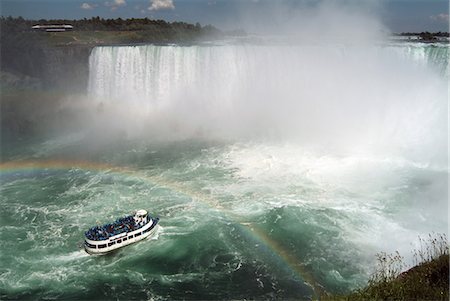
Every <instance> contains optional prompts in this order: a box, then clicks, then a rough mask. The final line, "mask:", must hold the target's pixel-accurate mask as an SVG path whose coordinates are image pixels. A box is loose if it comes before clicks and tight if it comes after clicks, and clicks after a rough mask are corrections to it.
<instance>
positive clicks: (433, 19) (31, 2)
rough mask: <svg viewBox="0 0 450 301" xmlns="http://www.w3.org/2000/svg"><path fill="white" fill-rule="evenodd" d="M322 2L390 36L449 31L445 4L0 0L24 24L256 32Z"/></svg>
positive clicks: (417, 0)
mask: <svg viewBox="0 0 450 301" xmlns="http://www.w3.org/2000/svg"><path fill="white" fill-rule="evenodd" d="M323 2H332V3H334V4H335V5H336V6H347V7H349V6H359V7H360V9H363V10H366V11H368V12H369V13H370V14H371V15H373V16H375V17H376V18H378V19H379V20H380V22H381V23H382V24H383V25H384V26H386V28H387V29H388V30H390V31H392V32H407V31H409V32H420V31H449V2H448V0H359V1H358V0H0V3H1V7H0V9H1V15H2V16H13V17H17V16H22V17H24V18H26V19H34V20H39V19H82V18H91V17H95V16H100V17H102V18H118V17H121V18H145V17H148V18H151V19H163V20H166V21H184V22H189V23H196V22H199V23H200V24H202V25H206V24H211V25H214V26H216V27H218V28H220V29H224V30H231V29H244V30H246V31H248V32H258V30H261V28H264V27H265V26H266V27H267V26H268V25H270V24H276V23H279V22H282V20H284V19H285V18H289V17H291V18H293V17H295V16H296V14H295V13H293V12H301V11H302V10H303V11H307V10H308V9H309V8H311V7H314V6H317V5H319V3H323Z"/></svg>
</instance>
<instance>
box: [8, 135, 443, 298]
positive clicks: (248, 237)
mask: <svg viewBox="0 0 450 301" xmlns="http://www.w3.org/2000/svg"><path fill="white" fill-rule="evenodd" d="M128 143H129V144H128V145H126V147H124V146H122V149H121V148H120V147H117V149H115V150H114V152H113V151H112V150H109V152H108V150H107V149H104V152H101V153H99V154H97V157H94V158H92V161H93V162H94V160H95V161H96V162H102V161H101V160H102V159H101V158H106V157H115V160H109V161H106V163H108V164H109V165H110V166H122V167H123V166H125V163H128V164H127V165H126V166H127V169H117V170H114V169H109V170H108V168H105V170H101V169H99V168H98V167H95V166H94V165H92V166H93V167H92V168H90V169H89V168H88V165H84V168H79V167H77V164H76V163H72V164H73V167H72V168H69V167H67V166H65V167H63V168H61V167H60V168H55V167H57V166H56V165H57V164H53V166H51V165H52V164H50V163H49V164H48V165H49V166H48V168H47V167H45V166H44V167H41V168H38V169H35V170H24V169H22V170H21V169H16V170H12V171H8V172H4V173H2V187H1V203H2V211H1V226H2V227H1V233H0V235H1V236H0V248H1V250H2V252H1V256H2V260H1V261H0V262H1V263H0V269H1V272H2V273H1V275H2V276H1V292H2V299H11V298H12V299H36V298H38V299H55V298H56V299H86V300H91V299H115V298H119V299H124V300H125V299H127V300H128V299H130V300H134V299H135V300H142V299H150V298H156V299H161V298H162V299H166V298H167V299H240V298H247V297H249V296H251V297H253V298H258V299H272V298H299V299H305V298H310V297H311V296H312V295H313V290H312V288H311V287H310V286H309V285H308V284H307V283H305V278H307V279H309V278H308V277H309V276H310V275H311V276H312V277H313V279H314V280H315V281H317V282H318V283H320V284H321V285H323V286H324V288H325V289H326V290H327V291H331V292H345V291H348V290H349V289H352V288H355V287H356V286H358V285H362V284H363V283H364V281H365V279H366V277H367V276H368V273H369V271H370V269H369V268H368V267H369V266H370V264H371V263H372V262H373V259H372V256H373V254H374V252H376V251H378V250H379V249H380V248H381V249H383V247H384V246H386V243H387V241H386V240H388V241H389V242H390V243H392V244H394V245H395V246H396V247H402V244H403V247H405V243H406V241H408V239H414V236H415V235H416V234H417V231H418V229H417V228H420V229H419V231H420V233H423V232H426V231H427V230H432V229H436V228H440V227H441V228H442V226H443V222H442V220H440V219H441V218H444V217H443V216H441V215H439V214H436V213H435V212H434V211H433V210H431V209H430V208H428V209H427V208H426V206H423V205H424V204H422V205H421V204H420V203H419V204H417V203H414V201H413V199H414V198H409V197H408V196H411V195H414V194H415V191H416V190H417V189H420V190H422V191H424V192H426V191H427V189H428V188H429V187H430V185H435V184H436V183H439V182H440V181H442V180H443V179H444V178H445V176H444V175H445V173H442V172H439V171H429V170H427V169H424V168H421V167H417V166H416V167H415V166H411V165H408V164H405V163H404V162H383V161H376V162H370V161H369V162H368V161H367V160H366V159H361V158H336V157H327V158H324V157H316V156H315V155H313V154H310V153H308V152H304V151H303V153H302V148H300V147H297V146H293V145H284V144H281V145H280V144H269V143H264V144H262V143H247V144H242V143H234V144H231V145H229V144H223V143H212V142H208V143H206V142H201V141H200V142H199V141H185V142H173V143H167V144H163V145H152V144H143V143H141V142H140V143H135V142H128ZM124 148H126V149H127V150H124ZM286 152H287V153H288V154H290V155H292V154H293V153H297V154H298V157H297V158H292V157H291V156H290V155H289V156H286V155H287V154H286ZM112 153H114V155H113V154H112ZM54 156H55V155H54ZM258 156H262V157H261V158H258V160H259V159H263V162H259V163H258V164H257V165H254V164H255V162H253V160H254V159H252V158H254V157H258ZM50 158H51V157H50ZM45 159H48V157H47V158H45ZM41 160H42V159H41ZM64 160H65V162H68V163H67V164H68V165H70V164H71V163H70V160H69V158H64ZM264 160H265V162H264ZM323 160H329V162H328V163H333V164H337V165H340V166H341V168H343V169H345V170H346V173H360V172H362V173H363V174H364V173H365V172H366V171H358V170H360V169H361V166H363V165H365V168H369V169H370V173H373V172H378V173H379V175H378V176H376V177H375V180H379V181H381V183H379V184H374V186H375V187H363V188H361V187H359V185H360V183H358V181H357V180H354V179H353V177H354V175H352V176H351V179H353V180H352V181H353V182H356V183H350V184H349V183H344V182H345V181H344V182H343V183H341V184H335V183H333V182H334V181H329V179H327V177H329V176H332V177H334V175H333V174H331V175H330V171H329V170H326V169H325V170H322V171H320V168H319V165H320V164H319V165H317V164H318V163H320V161H323ZM348 160H351V161H352V160H353V161H352V162H351V163H349V161H348ZM294 161H296V162H300V163H298V164H297V165H296V166H289V163H290V162H294ZM103 162H104V161H103ZM279 164H281V165H279ZM311 164H312V165H315V166H316V167H317V169H316V171H315V172H316V174H314V172H311V170H310V168H311V166H312V165H311ZM308 170H309V174H308ZM281 171H282V173H280V172H281ZM339 172H340V173H341V171H339ZM331 173H332V172H331ZM393 174H396V175H397V174H400V175H403V176H402V179H401V180H398V179H397V180H396V181H393V182H391V183H389V181H385V178H386V177H391V176H393ZM250 175H251V176H250ZM342 176H343V177H345V175H344V174H343V175H342ZM415 182H418V183H415ZM354 184H356V186H354ZM357 186H358V187H357ZM381 187H383V190H384V191H380V188H381ZM430 193H431V192H430ZM437 201H440V200H439V198H437ZM410 206H413V207H414V209H408V207H410ZM419 207H423V208H422V209H423V211H421V212H418V210H417V208H419ZM140 208H145V209H148V210H149V211H150V212H151V213H152V214H154V215H156V216H158V217H160V218H161V221H160V225H161V228H160V229H159V231H158V233H157V235H156V236H155V237H153V238H152V239H150V240H146V241H143V242H140V243H137V244H135V245H132V246H129V247H126V248H124V249H121V250H120V251H118V252H116V253H113V254H111V255H107V256H103V257H96V256H89V255H87V254H86V253H85V252H84V251H83V250H82V249H81V248H80V245H81V243H82V239H83V232H84V231H85V230H86V229H87V228H89V227H90V226H92V225H95V224H96V223H105V222H108V221H111V220H113V219H114V218H116V217H119V216H122V215H125V214H127V213H130V212H132V211H133V210H136V209H140ZM418 217H421V218H424V219H425V220H426V224H427V225H426V226H425V225H421V226H420V227H418V226H417V224H416V223H415V222H412V221H411V218H418ZM436 217H437V218H436ZM254 227H257V228H258V229H259V230H258V231H256V232H255V231H253V230H252V228H254ZM260 232H263V233H264V234H265V236H266V237H269V240H267V239H265V238H264V237H262V236H261V235H260ZM386 233H388V234H389V236H388V237H385V234H386ZM398 239H400V240H401V241H400V244H399V243H397V242H398V241H397V240H398ZM274 244H276V245H277V247H274ZM406 247H407V244H406ZM280 250H281V251H282V252H286V253H288V254H289V256H291V257H293V258H295V259H296V260H297V262H296V264H299V265H301V266H302V270H303V271H304V273H306V275H302V274H301V272H298V270H299V269H296V268H295V267H293V266H292V262H287V261H286V258H285V257H283V256H282V255H281V254H280Z"/></svg>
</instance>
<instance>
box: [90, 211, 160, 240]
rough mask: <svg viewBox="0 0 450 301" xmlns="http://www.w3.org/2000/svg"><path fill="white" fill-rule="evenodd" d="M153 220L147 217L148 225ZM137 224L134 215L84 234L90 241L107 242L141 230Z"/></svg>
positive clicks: (94, 228) (93, 228) (96, 227)
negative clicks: (109, 239) (111, 238)
mask: <svg viewBox="0 0 450 301" xmlns="http://www.w3.org/2000/svg"><path fill="white" fill-rule="evenodd" d="M150 220H151V218H150V217H149V216H147V220H146V223H148V222H149V221H150ZM141 227H142V226H139V225H137V224H136V223H135V221H134V218H133V215H129V216H125V217H122V218H119V219H117V220H116V221H115V222H113V223H110V224H105V225H103V226H95V227H92V228H90V229H89V230H88V231H86V232H85V233H84V234H85V236H86V238H88V239H90V240H96V241H99V240H107V239H108V238H109V237H112V236H115V235H118V234H121V233H126V232H130V231H133V230H136V229H139V228H141Z"/></svg>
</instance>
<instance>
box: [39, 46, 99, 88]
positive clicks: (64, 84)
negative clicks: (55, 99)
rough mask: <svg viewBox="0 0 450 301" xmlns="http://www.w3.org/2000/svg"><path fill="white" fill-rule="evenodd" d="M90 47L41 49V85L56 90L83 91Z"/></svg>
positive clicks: (87, 71) (85, 83)
mask: <svg viewBox="0 0 450 301" xmlns="http://www.w3.org/2000/svg"><path fill="white" fill-rule="evenodd" d="M91 50H92V47H88V46H76V47H73V46H72V47H52V48H45V49H43V62H42V64H43V66H42V67H43V68H42V74H41V76H40V78H41V79H42V81H43V86H44V87H45V88H47V89H55V90H57V91H67V92H79V93H83V92H85V91H86V89H87V84H88V78H89V55H90V52H91Z"/></svg>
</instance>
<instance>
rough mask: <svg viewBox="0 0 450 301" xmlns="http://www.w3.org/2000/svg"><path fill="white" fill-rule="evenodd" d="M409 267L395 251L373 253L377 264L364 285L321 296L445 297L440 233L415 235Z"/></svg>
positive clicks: (445, 252) (445, 256)
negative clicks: (416, 243)
mask: <svg viewBox="0 0 450 301" xmlns="http://www.w3.org/2000/svg"><path fill="white" fill-rule="evenodd" d="M419 241H420V248H419V249H418V250H415V251H414V252H413V255H414V264H415V266H414V267H413V268H410V269H409V270H406V271H404V270H405V268H406V265H405V263H404V258H403V257H402V256H401V255H400V254H399V253H398V252H396V253H394V254H387V253H384V252H382V253H379V254H377V262H378V265H377V268H376V270H375V272H374V274H373V275H372V277H371V278H370V279H369V282H368V284H367V286H366V287H365V288H362V289H358V290H356V291H354V292H353V293H351V294H349V295H345V296H324V297H323V298H322V300H349V301H357V300H449V246H448V241H447V237H446V236H445V235H443V234H433V235H431V234H430V235H429V236H428V238H427V239H422V238H420V237H419Z"/></svg>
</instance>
